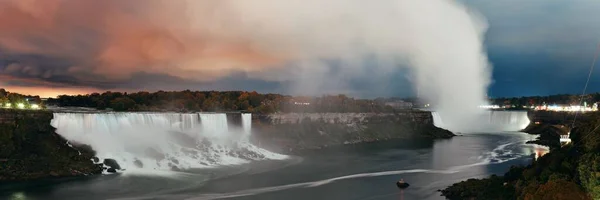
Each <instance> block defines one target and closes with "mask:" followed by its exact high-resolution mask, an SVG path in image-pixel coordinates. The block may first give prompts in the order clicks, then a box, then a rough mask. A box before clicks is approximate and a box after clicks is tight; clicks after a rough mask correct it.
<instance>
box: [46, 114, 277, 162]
mask: <svg viewBox="0 0 600 200" xmlns="http://www.w3.org/2000/svg"><path fill="white" fill-rule="evenodd" d="M242 115H243V117H242V126H243V127H242V126H239V127H235V126H232V125H231V124H229V122H228V121H227V116H226V114H223V113H206V114H205V113H199V114H198V113H195V114H184V113H95V114H89V113H54V119H53V120H52V122H51V124H52V126H54V127H55V128H56V129H57V130H56V132H57V133H58V134H60V135H61V136H63V137H65V138H66V139H67V140H69V141H70V142H71V143H76V144H85V145H89V146H91V147H92V149H93V150H94V151H96V156H97V157H99V158H100V159H106V158H110V159H114V160H115V161H117V162H118V164H119V165H120V166H121V168H124V169H126V170H127V171H140V170H185V169H190V168H205V167H212V166H219V165H232V164H241V163H245V162H248V161H251V160H263V159H284V158H286V156H284V155H279V154H276V153H272V152H269V151H267V150H264V149H261V148H258V147H256V146H254V145H252V144H250V143H249V136H250V127H251V125H250V124H251V121H250V120H251V118H250V117H248V116H249V115H250V114H242Z"/></svg>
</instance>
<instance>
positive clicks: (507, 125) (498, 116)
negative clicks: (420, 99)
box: [431, 111, 530, 132]
mask: <svg viewBox="0 0 600 200" xmlns="http://www.w3.org/2000/svg"><path fill="white" fill-rule="evenodd" d="M431 116H432V117H433V124H434V125H435V126H437V127H440V128H444V129H448V130H450V131H458V132H490V131H492V132H497V131H520V130H523V129H524V128H526V127H527V126H528V125H529V123H530V121H529V117H528V116H527V111H483V112H481V114H480V116H479V117H478V118H477V119H474V120H473V122H472V124H471V125H469V127H456V126H454V125H453V124H448V123H445V121H444V120H443V119H442V117H441V115H440V114H439V113H437V112H431Z"/></svg>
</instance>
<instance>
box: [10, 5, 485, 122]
mask: <svg viewBox="0 0 600 200" xmlns="http://www.w3.org/2000/svg"><path fill="white" fill-rule="evenodd" d="M39 2H40V3H42V2H43V3H44V6H38V4H36V3H35V4H34V3H22V1H20V0H5V1H0V6H2V7H3V8H6V9H7V10H6V12H1V13H0V18H6V19H13V18H15V16H27V17H21V18H15V19H20V20H17V21H15V22H13V23H0V28H3V29H5V30H11V31H10V32H7V33H0V38H2V40H0V46H2V47H3V50H4V51H7V52H9V54H10V55H35V56H39V57H44V58H45V57H51V58H56V59H66V60H65V61H62V60H60V61H62V62H58V63H69V66H74V67H71V68H69V70H58V71H57V70H54V69H53V70H48V69H46V68H44V67H45V66H46V65H45V64H44V63H40V64H38V65H36V64H35V63H34V64H29V62H34V61H31V60H27V62H26V63H27V65H17V64H14V65H12V64H11V71H15V73H16V72H19V73H16V74H23V75H27V77H39V76H44V77H46V76H51V75H56V74H53V73H58V75H60V76H64V77H68V78H69V79H72V80H74V81H73V82H74V83H81V84H91V85H85V86H87V87H100V88H105V87H115V88H123V87H124V88H131V89H143V90H164V89H168V90H175V89H189V88H196V89H200V88H198V87H202V86H201V85H210V88H203V89H219V90H239V89H241V88H244V89H246V90H260V89H263V90H267V88H269V90H275V91H278V92H281V91H285V93H287V94H292V95H303V94H308V95H318V94H323V93H328V94H331V93H338V94H339V93H345V94H349V95H352V96H367V95H366V94H368V97H373V96H375V95H381V94H385V95H386V96H387V95H389V94H390V91H389V90H388V89H382V88H383V87H381V86H382V85H390V82H394V81H397V80H398V79H403V77H398V76H395V75H390V74H396V72H400V71H403V70H405V69H409V70H408V71H410V75H408V74H403V75H406V76H408V77H410V80H412V82H413V85H414V87H415V89H417V90H418V91H419V94H420V95H419V96H420V98H423V99H426V100H427V101H428V102H429V103H430V104H431V105H434V106H436V107H435V109H436V110H437V111H438V112H439V114H440V115H442V116H444V118H446V119H452V120H453V121H455V122H454V123H456V124H465V125H468V123H467V122H469V121H471V120H472V119H474V118H477V115H476V113H477V112H479V110H477V108H478V106H480V105H482V104H484V103H485V102H484V99H485V96H486V89H487V86H488V84H489V82H490V73H489V72H490V69H489V65H488V60H487V57H486V54H485V48H484V47H483V35H484V32H485V30H486V28H487V26H486V23H485V20H483V18H482V17H481V16H479V15H478V14H477V13H476V12H475V11H474V10H472V9H470V8H467V7H466V6H464V5H462V4H460V3H459V2H457V1H454V0H377V1H364V0H328V1H326V2H324V1H317V0H285V1H282V0H261V1H235V0H219V1H198V0H180V1H173V0H153V1H144V2H143V3H136V2H138V1H135V2H131V1H90V2H86V3H77V2H78V1H73V3H64V2H63V1H39ZM82 13H85V15H86V16H81V14H82ZM107 22H110V23H107ZM39 38H44V41H51V42H42V44H44V45H36V44H40V42H39V41H37V40H38V39H39ZM73 38H77V39H76V40H74V39H73ZM81 41H86V42H85V45H82V44H81ZM46 43H48V45H45V44H46ZM23 47H27V48H23ZM57 49H58V50H57ZM14 59H19V57H15V58H14ZM23 66H26V68H27V70H25V68H23ZM13 68H14V69H13ZM21 68H23V69H21ZM29 68H35V69H29ZM21 71H22V72H21ZM84 72H85V73H84ZM143 74H146V75H150V74H151V75H152V77H154V78H148V77H146V76H142V75H143ZM403 75H399V76H403ZM161 78H164V79H161ZM42 79H44V80H46V81H52V79H47V78H42ZM158 80H166V81H158ZM230 80H236V81H230ZM238 80H240V81H238ZM254 80H257V81H259V83H260V82H261V81H266V82H268V84H262V86H261V87H262V88H256V85H252V84H248V83H249V82H246V81H251V82H252V83H256V81H254ZM94 83H98V84H100V83H101V84H100V85H96V84H94ZM206 83H215V84H206ZM271 83H274V84H271ZM363 83H365V84H363ZM367 83H368V84H367ZM57 84H59V85H64V83H62V82H61V83H57ZM265 85H267V86H265ZM278 86H280V87H278ZM400 87H402V88H397V90H403V91H405V90H407V89H408V88H410V87H411V85H402V86H400ZM378 90H382V91H378ZM269 92H270V91H269Z"/></svg>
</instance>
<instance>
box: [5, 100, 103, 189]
mask: <svg viewBox="0 0 600 200" xmlns="http://www.w3.org/2000/svg"><path fill="white" fill-rule="evenodd" d="M51 119H52V113H51V112H45V111H27V110H5V109H0V182H1V181H15V180H30V179H40V178H50V177H72V176H85V175H90V174H99V173H101V172H102V166H101V165H96V164H93V161H92V158H93V156H94V152H93V151H92V150H91V149H89V148H86V147H83V146H80V147H72V146H73V145H71V144H68V143H67V141H66V140H65V139H64V138H62V137H60V136H59V135H58V134H56V133H55V132H54V130H55V129H54V127H52V126H50V120H51Z"/></svg>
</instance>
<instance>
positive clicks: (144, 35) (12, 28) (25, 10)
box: [0, 0, 284, 80]
mask: <svg viewBox="0 0 600 200" xmlns="http://www.w3.org/2000/svg"><path fill="white" fill-rule="evenodd" d="M192 4H193V5H192ZM199 4H200V5H199ZM219 4H220V3H216V2H213V3H193V2H191V3H190V1H170V0H143V1H142V0H132V1H120V0H103V1H96V0H4V1H1V2H0V30H2V31H0V48H2V49H3V50H4V51H7V52H9V53H10V54H41V55H44V56H52V57H58V58H65V59H69V60H70V61H72V62H73V63H74V66H76V67H73V68H74V69H72V70H75V71H85V72H89V73H93V74H98V75H102V76H106V77H109V78H111V79H121V80H122V79H126V78H128V77H129V76H130V75H131V74H132V73H135V72H151V73H163V74H168V75H171V76H177V77H182V78H186V79H195V80H214V79H217V78H220V77H223V76H227V75H228V74H230V73H232V72H235V71H255V70H262V69H264V68H265V67H270V66H273V65H275V64H278V63H280V62H282V61H283V60H284V59H283V58H282V57H280V56H279V55H275V54H272V53H271V52H267V51H265V50H262V49H259V48H257V47H255V46H254V44H253V43H252V41H248V40H247V39H246V38H244V37H243V35H244V33H236V32H234V31H233V30H234V29H232V28H227V27H228V26H231V27H235V23H229V24H227V23H221V22H219V23H215V22H216V21H221V20H223V18H222V17H219V16H222V15H218V16H215V15H213V14H211V12H218V11H221V10H225V9H226V8H223V7H219ZM190 13H197V14H198V15H191V14H190ZM220 26H223V27H225V28H219V27H220Z"/></svg>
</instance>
